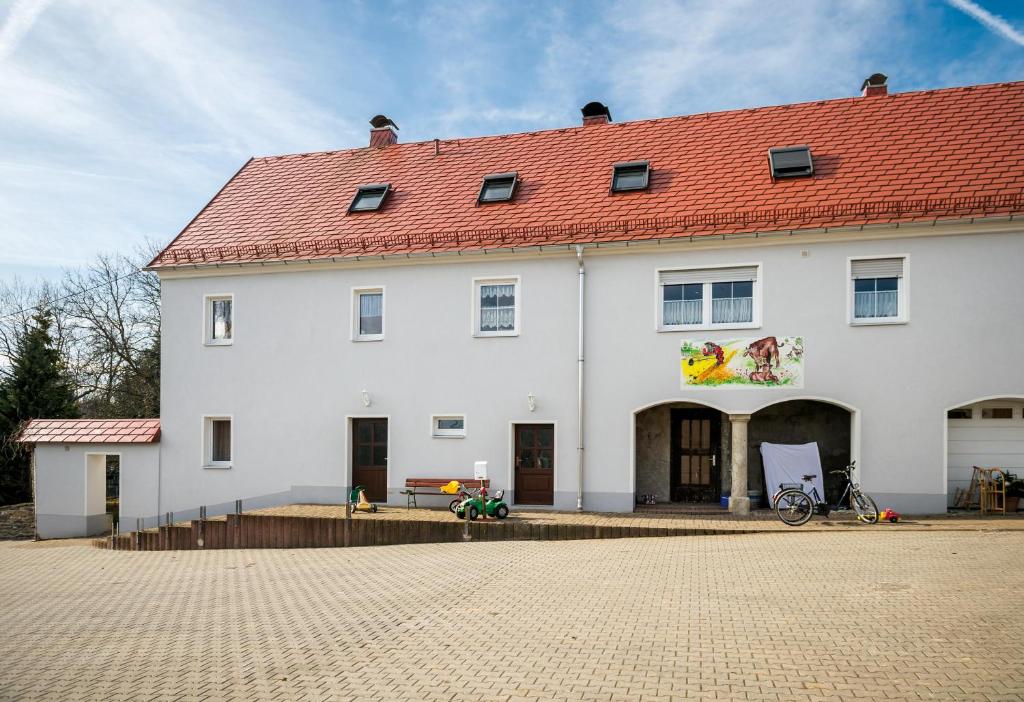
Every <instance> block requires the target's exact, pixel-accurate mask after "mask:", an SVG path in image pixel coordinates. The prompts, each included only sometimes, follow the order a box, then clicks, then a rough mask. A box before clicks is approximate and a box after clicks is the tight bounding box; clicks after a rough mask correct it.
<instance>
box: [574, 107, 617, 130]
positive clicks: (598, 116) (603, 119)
mask: <svg viewBox="0 0 1024 702" xmlns="http://www.w3.org/2000/svg"><path fill="white" fill-rule="evenodd" d="M580 111H581V112H582V113H583V126H584V127H587V126H590V125H591V124H608V123H609V122H611V121H612V113H611V112H609V111H608V108H607V107H605V106H604V105H602V104H601V103H599V102H588V103H587V104H586V105H584V106H583V109H582V110H580Z"/></svg>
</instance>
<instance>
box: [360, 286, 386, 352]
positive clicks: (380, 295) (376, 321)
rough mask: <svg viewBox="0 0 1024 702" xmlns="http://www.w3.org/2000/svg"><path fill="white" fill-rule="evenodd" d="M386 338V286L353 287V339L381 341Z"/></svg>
mask: <svg viewBox="0 0 1024 702" xmlns="http://www.w3.org/2000/svg"><path fill="white" fill-rule="evenodd" d="M383 338H384V288H383V287H374V288H353V290H352V339H353V341H380V340H381V339H383Z"/></svg>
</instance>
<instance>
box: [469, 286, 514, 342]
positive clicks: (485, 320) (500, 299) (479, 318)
mask: <svg viewBox="0 0 1024 702" xmlns="http://www.w3.org/2000/svg"><path fill="white" fill-rule="evenodd" d="M474 300H475V302H474V306H475V314H474V322H473V333H474V334H475V335H476V336H516V335H517V334H519V278H518V277H513V278H497V279H477V280H475V281H474Z"/></svg>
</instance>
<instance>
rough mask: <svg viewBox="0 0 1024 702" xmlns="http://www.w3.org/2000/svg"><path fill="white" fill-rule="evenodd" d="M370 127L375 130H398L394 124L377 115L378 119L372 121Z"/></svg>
mask: <svg viewBox="0 0 1024 702" xmlns="http://www.w3.org/2000/svg"><path fill="white" fill-rule="evenodd" d="M370 126H371V127H373V128H374V129H383V128H384V127H394V128H395V129H398V125H397V124H395V123H394V122H392V121H391V120H390V119H388V118H387V117H385V116H384V115H377V116H376V117H374V118H373V119H371V120H370Z"/></svg>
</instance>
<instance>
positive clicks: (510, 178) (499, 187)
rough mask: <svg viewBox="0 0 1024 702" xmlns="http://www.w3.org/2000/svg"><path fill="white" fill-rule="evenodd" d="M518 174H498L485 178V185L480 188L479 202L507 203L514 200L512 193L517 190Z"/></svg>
mask: <svg viewBox="0 0 1024 702" xmlns="http://www.w3.org/2000/svg"><path fill="white" fill-rule="evenodd" d="M516 180H517V174H515V173H498V174H495V175H489V176H484V182H483V185H481V186H480V195H479V196H478V197H477V202H480V203H484V202H506V201H508V200H511V199H512V193H513V192H514V191H515V189H516Z"/></svg>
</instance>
